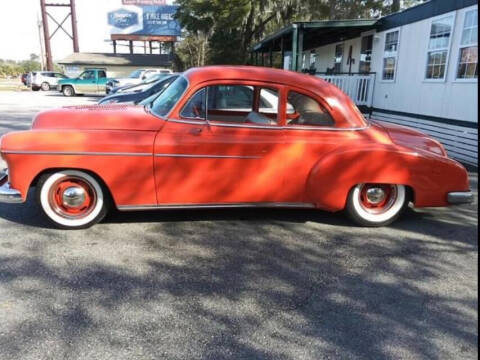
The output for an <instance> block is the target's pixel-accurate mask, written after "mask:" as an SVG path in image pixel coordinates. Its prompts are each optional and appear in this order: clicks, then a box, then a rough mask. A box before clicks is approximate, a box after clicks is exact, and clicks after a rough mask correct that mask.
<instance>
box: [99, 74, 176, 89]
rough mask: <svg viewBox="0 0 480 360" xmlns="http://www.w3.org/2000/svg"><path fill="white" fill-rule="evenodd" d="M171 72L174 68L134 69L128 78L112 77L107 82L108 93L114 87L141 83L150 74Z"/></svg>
mask: <svg viewBox="0 0 480 360" xmlns="http://www.w3.org/2000/svg"><path fill="white" fill-rule="evenodd" d="M171 73H172V70H169V69H138V70H135V71H133V72H132V73H131V74H130V75H129V76H128V77H126V78H115V79H111V80H110V81H109V82H108V83H107V88H106V93H107V94H109V93H110V92H111V91H112V89H114V88H118V87H122V86H128V85H136V84H140V83H141V82H142V81H144V80H146V79H148V78H149V77H150V76H152V75H155V74H171Z"/></svg>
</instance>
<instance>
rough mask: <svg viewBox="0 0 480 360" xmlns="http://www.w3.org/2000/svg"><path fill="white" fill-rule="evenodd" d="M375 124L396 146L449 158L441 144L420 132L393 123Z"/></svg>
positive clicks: (376, 122)
mask: <svg viewBox="0 0 480 360" xmlns="http://www.w3.org/2000/svg"><path fill="white" fill-rule="evenodd" d="M373 122H374V123H375V124H377V125H380V126H381V127H382V128H383V129H384V130H385V131H386V132H387V133H388V135H389V136H390V138H391V139H392V141H393V142H394V143H395V144H398V145H401V146H405V147H408V148H411V149H420V150H425V151H428V152H431V153H434V154H436V155H440V156H447V152H446V151H445V149H444V147H443V146H442V144H440V142H438V141H437V140H435V139H433V138H431V137H430V136H428V135H426V134H424V133H422V132H420V131H418V130H414V129H411V128H408V127H405V126H400V125H395V124H391V123H385V122H378V121H373Z"/></svg>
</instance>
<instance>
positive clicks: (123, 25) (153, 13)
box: [108, 0, 182, 36]
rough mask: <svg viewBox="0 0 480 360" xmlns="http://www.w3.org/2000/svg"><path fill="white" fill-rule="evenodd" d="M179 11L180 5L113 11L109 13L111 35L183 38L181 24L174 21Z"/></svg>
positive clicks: (133, 7)
mask: <svg viewBox="0 0 480 360" xmlns="http://www.w3.org/2000/svg"><path fill="white" fill-rule="evenodd" d="M125 1H127V0H125ZM137 1H140V0H137ZM177 9H178V5H160V6H156V5H147V6H126V7H124V8H121V9H117V10H114V11H111V12H109V13H108V24H109V25H110V26H111V28H110V34H113V35H117V34H124V35H157V36H181V30H182V29H181V27H180V24H179V23H178V21H177V20H175V19H174V16H175V13H176V12H177Z"/></svg>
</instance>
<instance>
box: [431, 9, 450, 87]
mask: <svg viewBox="0 0 480 360" xmlns="http://www.w3.org/2000/svg"><path fill="white" fill-rule="evenodd" d="M452 28H453V15H450V16H446V17H444V18H441V19H438V20H435V21H433V22H432V26H431V28H430V40H429V42H428V52H427V71H426V74H425V78H426V79H434V80H443V79H445V73H446V69H447V61H448V51H449V48H450V38H451V35H452Z"/></svg>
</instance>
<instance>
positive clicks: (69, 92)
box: [62, 85, 75, 96]
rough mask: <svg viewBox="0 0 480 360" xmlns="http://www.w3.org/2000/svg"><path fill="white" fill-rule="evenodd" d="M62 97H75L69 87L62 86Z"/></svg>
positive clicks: (73, 91) (71, 88)
mask: <svg viewBox="0 0 480 360" xmlns="http://www.w3.org/2000/svg"><path fill="white" fill-rule="evenodd" d="M62 92H63V95H65V96H73V95H75V90H73V87H71V86H70V85H67V86H64V87H63V89H62Z"/></svg>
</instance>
